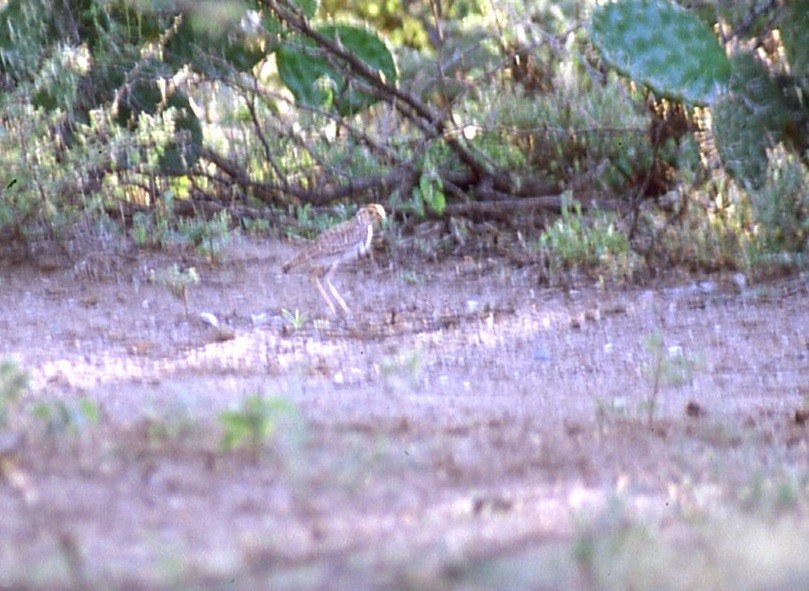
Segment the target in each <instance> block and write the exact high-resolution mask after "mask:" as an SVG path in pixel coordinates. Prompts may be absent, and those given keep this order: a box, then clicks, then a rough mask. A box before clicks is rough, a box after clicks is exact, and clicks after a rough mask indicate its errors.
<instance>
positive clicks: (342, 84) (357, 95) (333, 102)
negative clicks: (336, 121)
mask: <svg viewBox="0 0 809 591" xmlns="http://www.w3.org/2000/svg"><path fill="white" fill-rule="evenodd" d="M316 30H317V32H319V33H320V34H322V35H323V36H325V37H328V38H329V39H331V40H333V41H336V42H338V43H339V44H340V45H341V46H342V47H343V48H345V49H346V50H347V51H349V52H351V53H352V54H354V55H355V56H356V57H357V58H359V59H360V60H362V61H363V62H364V63H365V64H366V65H367V66H368V67H369V68H371V69H372V70H374V71H376V72H379V73H380V74H381V75H382V76H383V77H384V79H385V81H386V82H387V83H389V84H395V83H396V78H397V72H396V64H395V63H394V61H393V55H392V54H391V52H390V50H389V49H388V47H387V45H386V44H385V42H384V41H383V40H382V38H381V37H380V36H379V35H377V34H376V33H375V32H374V31H371V30H369V29H366V28H361V27H356V26H353V25H331V24H329V25H324V26H320V27H318V28H317V29H316ZM330 57H331V59H330ZM277 59H278V74H279V76H280V77H281V80H282V81H283V82H284V84H285V85H286V86H287V88H289V90H290V91H291V92H292V94H293V95H294V96H295V100H297V101H298V102H300V103H301V104H304V105H307V106H310V107H323V106H334V107H335V108H336V109H337V112H338V113H340V114H341V115H351V114H354V113H357V112H359V111H362V110H363V109H366V108H368V107H369V106H370V105H372V104H373V103H375V102H377V100H378V99H376V98H375V97H374V96H372V95H370V94H368V93H366V92H363V91H362V90H360V89H359V88H358V87H357V83H356V82H355V81H352V79H351V78H346V76H345V74H344V72H343V69H342V68H340V67H339V66H337V65H335V62H334V61H333V60H336V59H337V58H336V57H334V56H327V54H326V52H325V50H323V49H322V48H318V47H316V45H315V43H314V41H312V40H310V39H303V38H299V37H298V38H292V39H290V40H288V42H287V43H285V44H284V45H282V46H281V47H279V48H278V52H277Z"/></svg>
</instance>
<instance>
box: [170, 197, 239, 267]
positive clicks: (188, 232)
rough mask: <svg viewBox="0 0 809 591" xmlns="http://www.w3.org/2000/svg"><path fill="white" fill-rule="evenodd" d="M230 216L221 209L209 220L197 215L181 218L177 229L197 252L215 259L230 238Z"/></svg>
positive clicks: (209, 258)
mask: <svg viewBox="0 0 809 591" xmlns="http://www.w3.org/2000/svg"><path fill="white" fill-rule="evenodd" d="M230 228H231V218H230V214H229V213H228V212H227V210H225V209H223V210H222V211H220V212H219V213H217V214H214V216H213V217H212V218H211V219H210V220H204V219H200V218H198V217H193V218H188V219H181V220H180V221H179V222H178V225H177V230H178V232H179V233H180V235H181V236H183V237H184V238H185V239H186V240H188V241H189V242H190V243H191V244H193V245H194V248H195V249H196V251H197V252H198V253H200V254H201V255H203V256H205V257H206V258H207V259H208V260H210V261H216V260H217V259H218V258H219V256H220V254H221V253H222V251H223V250H224V249H225V248H227V246H228V245H229V244H230V241H231V239H232V236H233V233H232V231H231V229H230Z"/></svg>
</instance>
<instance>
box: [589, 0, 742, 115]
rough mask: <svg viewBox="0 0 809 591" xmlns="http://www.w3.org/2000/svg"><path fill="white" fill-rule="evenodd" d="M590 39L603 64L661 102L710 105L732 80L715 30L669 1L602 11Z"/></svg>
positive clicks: (635, 2)
mask: <svg viewBox="0 0 809 591" xmlns="http://www.w3.org/2000/svg"><path fill="white" fill-rule="evenodd" d="M590 38H591V40H592V42H593V44H594V45H595V46H596V48H597V49H598V51H599V52H600V53H601V56H602V57H603V59H604V61H606V62H607V63H608V64H609V65H610V66H612V67H613V68H615V69H616V70H618V71H619V72H621V73H622V74H624V75H626V76H628V77H629V78H631V79H632V80H634V81H635V82H639V83H641V84H644V85H645V86H647V87H649V88H650V89H651V90H652V91H654V92H655V94H657V95H658V96H659V97H664V98H669V99H673V100H676V101H681V102H684V103H686V104H689V105H709V104H711V103H712V102H713V101H714V99H715V98H716V97H717V96H718V95H719V94H720V93H721V91H722V90H723V88H724V87H725V85H726V84H727V82H728V79H729V77H730V62H729V61H728V59H727V57H726V56H725V52H724V51H723V50H722V48H721V47H720V46H719V43H718V42H717V40H716V37H715V36H714V34H713V32H712V31H711V29H710V28H709V27H708V26H707V25H705V24H704V23H703V22H702V21H701V20H699V18H697V16H696V15H694V14H692V13H690V12H688V11H687V10H685V9H683V8H680V7H679V6H677V5H675V4H672V3H670V2H668V1H666V0H621V1H619V2H614V3H612V4H605V5H603V6H599V7H597V8H596V9H595V10H593V15H592V20H591V24H590Z"/></svg>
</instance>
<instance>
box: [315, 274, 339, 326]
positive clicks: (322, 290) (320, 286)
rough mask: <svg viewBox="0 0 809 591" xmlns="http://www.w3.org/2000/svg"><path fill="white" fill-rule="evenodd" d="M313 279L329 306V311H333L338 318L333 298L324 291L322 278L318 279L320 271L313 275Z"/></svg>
mask: <svg viewBox="0 0 809 591" xmlns="http://www.w3.org/2000/svg"><path fill="white" fill-rule="evenodd" d="M312 279H314V280H315V286H316V287H317V290H318V291H319V292H320V296H321V297H322V298H323V300H324V301H325V302H326V303H327V304H328V305H329V309H331V313H332V314H334V315H335V316H337V309H336V308H335V307H334V304H333V303H332V301H331V298H330V297H329V294H327V293H326V290H325V289H323V286H322V285H321V284H320V278H319V277H318V271H315V272H313V273H312ZM326 281H327V282H328V280H326ZM329 286H331V284H330V283H329Z"/></svg>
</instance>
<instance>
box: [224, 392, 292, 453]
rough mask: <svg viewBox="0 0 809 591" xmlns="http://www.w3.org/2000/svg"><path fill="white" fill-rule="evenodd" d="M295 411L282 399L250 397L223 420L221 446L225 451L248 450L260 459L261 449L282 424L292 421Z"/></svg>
mask: <svg viewBox="0 0 809 591" xmlns="http://www.w3.org/2000/svg"><path fill="white" fill-rule="evenodd" d="M294 414H295V407H294V406H293V405H292V404H290V403H289V402H288V401H287V400H285V399H283V398H279V397H270V396H264V395H261V394H250V395H248V396H245V397H244V398H243V399H242V401H241V402H240V403H239V404H238V405H237V406H236V407H235V408H233V409H230V410H226V411H224V412H223V413H222V414H221V416H220V422H221V424H222V429H223V433H222V439H221V445H222V449H224V450H233V449H237V448H240V447H245V448H247V449H248V450H249V451H250V452H251V453H253V454H254V455H258V453H259V451H260V450H261V448H262V447H263V446H264V445H266V444H267V443H268V442H270V440H271V439H272V437H273V435H274V434H275V432H276V430H277V429H278V428H279V424H283V423H284V422H285V421H287V422H288V421H289V419H290V417H292V415H294Z"/></svg>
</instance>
